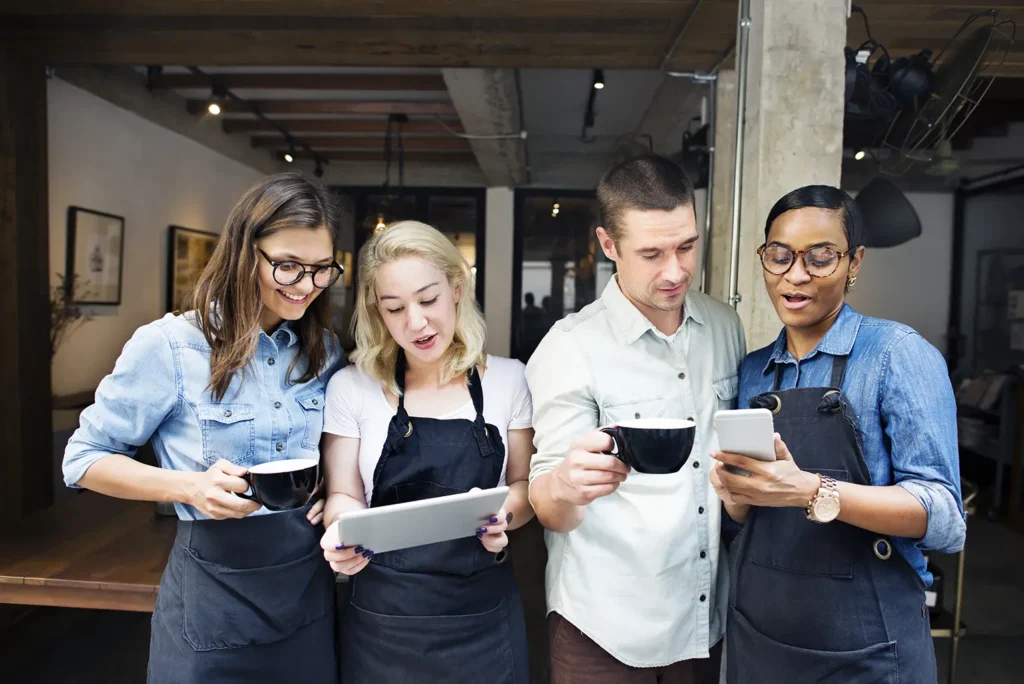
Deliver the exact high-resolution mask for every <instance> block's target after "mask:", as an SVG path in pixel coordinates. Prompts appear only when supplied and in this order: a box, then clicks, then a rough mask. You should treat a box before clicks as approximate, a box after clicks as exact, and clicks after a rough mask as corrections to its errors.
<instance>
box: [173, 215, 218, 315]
mask: <svg viewBox="0 0 1024 684" xmlns="http://www.w3.org/2000/svg"><path fill="white" fill-rule="evenodd" d="M169 236H170V237H169V241H168V263H167V310H168V311H180V310H181V307H182V304H183V302H184V300H185V295H186V294H187V293H188V291H189V288H191V287H192V285H193V283H195V281H196V279H198V278H199V274H200V273H202V272H203V269H204V268H205V267H206V264H207V262H209V261H210V257H211V256H213V250H214V249H215V248H216V247H217V241H218V240H220V235H217V234H216V233H207V232H205V231H201V230H194V229H192V228H182V227H181V226H171V229H170V233H169Z"/></svg>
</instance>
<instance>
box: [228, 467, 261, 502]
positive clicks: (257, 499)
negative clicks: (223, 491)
mask: <svg viewBox="0 0 1024 684" xmlns="http://www.w3.org/2000/svg"><path fill="white" fill-rule="evenodd" d="M242 479H243V480H245V481H246V482H248V483H249V490H250V491H251V492H252V494H248V493H245V492H243V493H241V494H238V493H237V492H236V493H235V496H238V497H241V498H243V499H247V500H249V501H255V502H256V503H258V504H259V505H260V506H262V505H263V502H262V501H260V495H259V494H257V493H256V490H255V489H253V487H252V477H251V476H250V475H249V473H246V474H245V475H243V476H242Z"/></svg>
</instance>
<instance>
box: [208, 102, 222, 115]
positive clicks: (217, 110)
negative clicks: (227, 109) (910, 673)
mask: <svg viewBox="0 0 1024 684" xmlns="http://www.w3.org/2000/svg"><path fill="white" fill-rule="evenodd" d="M206 111H208V112H210V113H211V114H213V115H214V116H217V115H218V114H220V105H219V104H217V103H216V102H211V103H210V106H209V107H207V108H206Z"/></svg>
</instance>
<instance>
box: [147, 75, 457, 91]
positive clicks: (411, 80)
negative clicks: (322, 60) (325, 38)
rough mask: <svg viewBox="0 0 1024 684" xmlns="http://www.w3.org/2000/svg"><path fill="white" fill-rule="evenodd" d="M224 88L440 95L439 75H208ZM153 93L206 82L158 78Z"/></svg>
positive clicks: (189, 77)
mask: <svg viewBox="0 0 1024 684" xmlns="http://www.w3.org/2000/svg"><path fill="white" fill-rule="evenodd" d="M210 76H212V77H213V78H215V79H216V80H217V82H218V83H220V84H221V85H223V86H224V87H225V88H230V89H233V90H234V89H239V88H271V89H278V90H403V91H404V90H415V91H426V92H434V91H442V92H443V91H444V89H445V86H444V79H443V78H441V75H440V74H422V75H421V74H318V73H284V74H280V73H262V74H259V73H256V74H218V73H211V74H210ZM149 87H150V88H153V89H154V90H164V89H188V88H209V87H210V79H209V78H204V77H203V76H200V75H198V74H162V75H160V76H157V77H156V78H154V79H152V80H151V81H150V82H149Z"/></svg>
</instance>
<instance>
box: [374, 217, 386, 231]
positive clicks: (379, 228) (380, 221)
mask: <svg viewBox="0 0 1024 684" xmlns="http://www.w3.org/2000/svg"><path fill="white" fill-rule="evenodd" d="M387 227H388V224H386V223H384V217H383V216H382V215H380V214H377V225H376V226H374V227H373V234H374V235H376V234H377V233H379V232H380V231H382V230H384V229H385V228H387Z"/></svg>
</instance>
